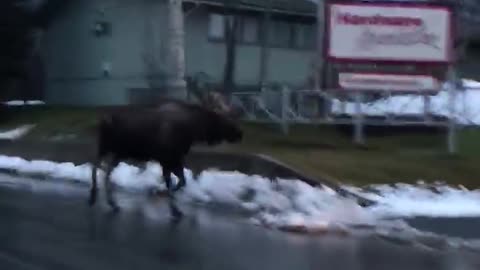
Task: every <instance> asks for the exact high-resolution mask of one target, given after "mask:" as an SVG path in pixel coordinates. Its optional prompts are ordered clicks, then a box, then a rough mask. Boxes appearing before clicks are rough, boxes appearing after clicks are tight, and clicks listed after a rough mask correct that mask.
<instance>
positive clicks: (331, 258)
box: [0, 175, 480, 270]
mask: <svg viewBox="0 0 480 270" xmlns="http://www.w3.org/2000/svg"><path fill="white" fill-rule="evenodd" d="M86 196H87V187H86V186H81V185H75V184H66V183H60V182H51V181H39V180H29V179H23V178H13V177H10V176H5V175H0V213H1V221H0V269H2V270H3V269H5V270H15V269H19V270H20V269H25V270H29V269H48V270H53V269H62V270H64V269H85V270H94V269H101V270H105V269H116V270H121V269H129V270H131V269H136V270H140V269H176V270H181V269H189V270H200V269H209V270H213V269H222V270H225V269H229V270H234V269H275V270H282V269H288V270H293V269H295V270H303V269H305V270H307V269H311V270H314V269H315V270H316V269H318V270H320V269H322V270H325V269H339V270H340V269H341V270H360V269H361V270H376V269H378V270H386V269H388V270H396V269H398V270H406V269H408V270H423V269H436V270H442V269H445V270H453V269H462V270H470V269H472V270H473V269H480V257H479V256H478V253H476V252H475V251H469V250H449V251H437V250H428V249H423V248H420V247H415V246H412V245H408V244H404V243H396V242H394V241H393V242H392V241H387V240H385V239H382V238H380V237H375V236H339V235H323V236H321V235H317V236H311V235H310V236H305V235H297V234H292V233H286V232H280V231H275V230H269V229H266V228H263V227H259V226H255V225H252V224H250V223H249V222H248V221H247V220H246V219H245V218H244V217H242V216H240V215H235V214H227V213H226V212H225V211H221V210H218V211H214V210H207V209H206V208H198V207H197V208H190V209H188V208H185V207H183V208H182V210H184V211H185V214H186V216H185V218H184V219H183V220H182V221H180V222H179V223H173V222H171V221H170V219H169V212H168V206H167V204H166V202H165V201H164V199H161V198H158V199H152V198H147V197H144V196H133V195H122V197H120V198H119V200H120V201H121V202H122V204H121V206H123V207H124V208H125V210H123V211H121V212H120V213H119V214H117V215H112V214H110V213H109V212H108V211H107V210H108V208H106V207H104V206H102V205H100V206H98V207H96V208H94V209H89V208H88V207H87V206H86ZM99 202H102V204H103V197H100V198H99ZM202 209H203V210H202Z"/></svg>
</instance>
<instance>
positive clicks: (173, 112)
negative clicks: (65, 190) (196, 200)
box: [89, 100, 243, 209]
mask: <svg viewBox="0 0 480 270" xmlns="http://www.w3.org/2000/svg"><path fill="white" fill-rule="evenodd" d="M242 136H243V132H242V130H241V129H240V128H239V126H238V125H236V123H235V122H234V121H233V120H232V119H229V118H228V117H226V116H224V115H222V114H220V113H218V112H214V111H212V110H209V109H207V108H204V107H203V106H201V105H197V104H190V103H187V102H183V101H176V100H164V101H161V102H160V103H158V104H157V105H156V106H153V107H144V108H135V109H133V110H125V111H122V112H113V113H109V114H107V115H104V116H103V117H102V118H101V119H100V122H99V126H98V136H97V138H98V145H97V153H96V155H97V156H96V160H95V163H94V166H93V168H92V185H91V188H90V196H89V204H90V206H92V205H94V204H95V201H96V197H97V168H98V167H99V165H100V163H101V162H102V160H103V159H105V158H106V157H110V159H109V162H108V166H107V169H106V175H105V188H106V194H107V201H108V203H109V205H110V206H111V207H113V208H115V209H118V207H117V205H116V203H115V201H114V199H113V197H112V184H111V180H110V175H111V172H112V170H113V168H114V167H116V166H117V165H118V164H119V162H120V161H122V160H133V161H137V162H147V161H156V162H159V163H160V165H161V166H162V170H163V179H164V181H165V183H166V186H167V189H168V191H169V192H174V191H177V190H179V189H180V188H182V187H183V186H184V185H185V184H186V181H185V176H184V174H183V168H184V157H185V155H187V154H188V152H189V151H190V149H191V147H192V146H193V145H195V144H207V145H209V146H212V145H216V144H220V143H222V142H228V143H237V142H240V141H241V140H242ZM171 173H174V174H175V175H176V176H177V177H178V178H179V184H178V185H177V186H176V187H175V188H174V189H172V187H171Z"/></svg>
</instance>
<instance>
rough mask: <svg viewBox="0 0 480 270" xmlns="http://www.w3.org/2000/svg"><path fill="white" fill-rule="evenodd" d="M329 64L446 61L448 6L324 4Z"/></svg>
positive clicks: (449, 39) (449, 43) (449, 31)
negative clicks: (342, 61) (344, 61)
mask: <svg viewBox="0 0 480 270" xmlns="http://www.w3.org/2000/svg"><path fill="white" fill-rule="evenodd" d="M327 16H328V21H327V23H328V42H327V48H326V49H327V54H328V57H329V58H330V59H332V60H334V61H335V60H347V61H389V62H428V63H448V62H450V61H451V59H450V57H451V56H450V55H451V47H452V38H453V37H452V16H451V11H450V10H449V9H448V8H446V7H438V6H426V5H425V6H422V5H415V4H409V5H406V4H380V3H379V4H375V3H362V4H345V3H336V4H335V3H332V4H329V5H328V9H327Z"/></svg>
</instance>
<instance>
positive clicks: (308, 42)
mask: <svg viewBox="0 0 480 270" xmlns="http://www.w3.org/2000/svg"><path fill="white" fill-rule="evenodd" d="M294 29H295V32H294V35H293V36H294V37H293V40H294V41H293V44H294V45H293V46H294V47H295V48H302V49H313V48H315V44H316V40H315V39H316V37H317V33H316V27H315V24H295V26H294Z"/></svg>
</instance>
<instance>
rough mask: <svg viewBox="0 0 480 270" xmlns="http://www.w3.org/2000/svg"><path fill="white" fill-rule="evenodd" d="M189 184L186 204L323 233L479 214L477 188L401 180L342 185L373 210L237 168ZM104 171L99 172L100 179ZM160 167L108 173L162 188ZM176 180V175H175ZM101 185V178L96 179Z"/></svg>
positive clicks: (11, 161) (74, 169)
mask: <svg viewBox="0 0 480 270" xmlns="http://www.w3.org/2000/svg"><path fill="white" fill-rule="evenodd" d="M0 168H2V169H9V170H13V171H16V172H18V173H23V174H36V175H39V174H40V175H45V176H47V177H52V178H60V179H70V180H73V181H80V182H84V183H87V184H90V173H91V171H90V170H91V166H90V165H89V164H83V165H77V166H76V165H74V164H73V163H55V162H51V161H42V160H34V161H27V160H24V159H22V158H18V157H8V156H0ZM185 175H186V178H187V186H186V187H185V189H183V190H182V191H181V192H179V193H178V198H179V200H182V201H184V202H186V203H196V204H197V203H200V204H204V205H212V204H213V205H222V206H224V207H231V209H237V210H238V209H240V210H243V211H246V212H247V213H250V214H251V221H252V222H253V223H255V224H260V225H264V226H269V227H274V228H283V229H284V228H298V227H301V228H305V229H307V230H310V231H324V230H327V229H331V228H342V227H344V226H347V227H348V226H351V225H370V226H376V225H378V224H382V226H383V225H385V224H389V223H388V222H387V221H386V219H387V218H392V217H395V218H403V217H412V216H480V192H479V191H469V190H466V189H460V188H453V187H448V186H439V187H436V188H435V190H436V192H437V193H435V192H433V191H432V189H431V188H428V187H424V186H421V185H407V184H402V185H398V186H396V187H390V186H387V185H378V186H372V187H370V188H369V189H368V190H362V189H358V188H355V187H346V188H347V189H350V190H352V191H353V192H357V193H360V194H362V195H364V196H366V197H368V198H372V199H374V200H376V201H377V202H378V205H376V206H374V207H372V208H367V209H366V208H361V207H360V206H358V205H357V204H356V203H354V202H353V201H350V200H349V199H345V198H343V197H340V196H338V194H336V193H335V191H333V190H331V189H330V188H327V187H313V186H310V185H308V184H306V183H304V182H302V181H299V180H295V179H290V180H288V179H279V180H278V182H272V181H270V180H269V179H267V178H263V177H260V176H255V175H245V174H242V173H239V172H222V171H213V170H209V171H204V172H202V173H201V174H200V175H199V176H198V178H197V179H193V177H192V172H191V171H190V170H188V169H185ZM102 176H103V172H102V171H99V177H102ZM161 176H162V171H161V167H160V166H159V165H158V164H156V163H148V164H147V166H146V169H145V170H144V171H142V170H140V169H139V168H138V167H135V166H131V165H128V164H125V163H120V164H119V166H118V167H117V168H115V169H114V171H113V173H112V181H113V183H114V184H115V185H116V186H118V187H119V188H120V189H123V190H125V191H129V192H147V191H148V190H151V189H152V188H155V189H159V190H165V184H164V183H163V181H161ZM173 180H174V181H178V179H177V178H176V177H175V176H174V177H173ZM99 185H100V186H103V181H99Z"/></svg>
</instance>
